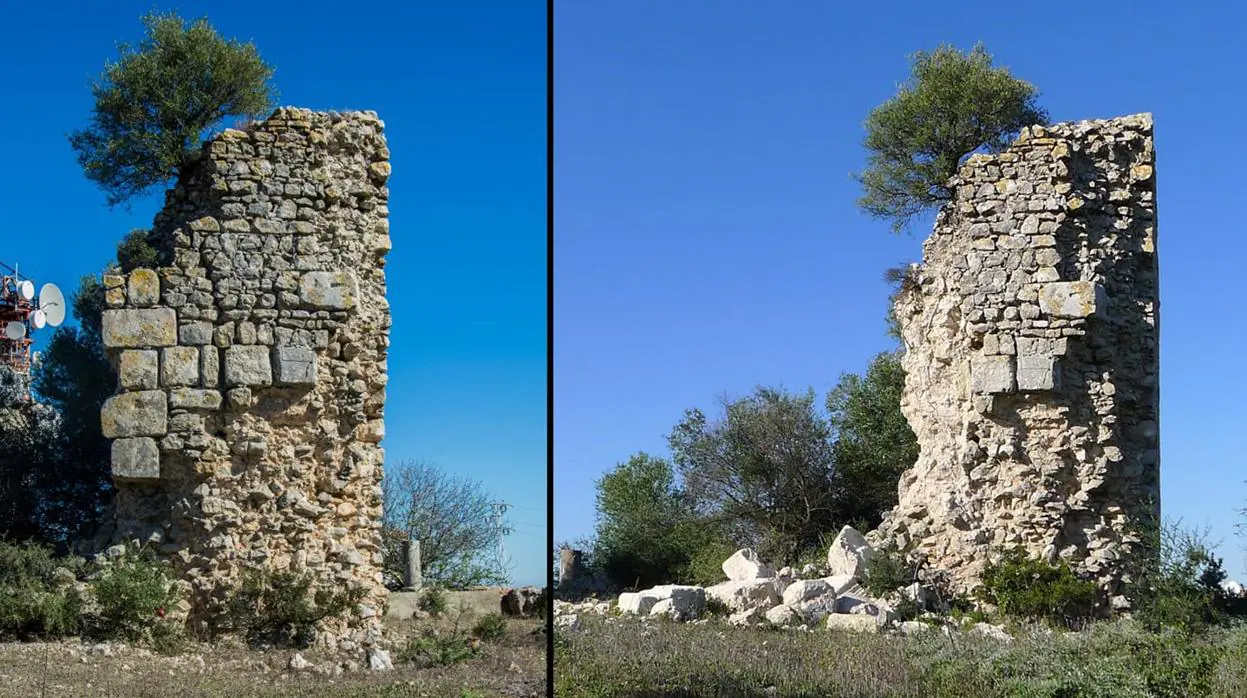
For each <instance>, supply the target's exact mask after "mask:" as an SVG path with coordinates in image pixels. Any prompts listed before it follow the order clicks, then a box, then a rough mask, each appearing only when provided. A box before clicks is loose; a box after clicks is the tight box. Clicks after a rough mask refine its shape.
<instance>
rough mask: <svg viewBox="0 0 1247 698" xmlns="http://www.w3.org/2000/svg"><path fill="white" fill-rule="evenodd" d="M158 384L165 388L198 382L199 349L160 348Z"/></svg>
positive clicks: (196, 383)
mask: <svg viewBox="0 0 1247 698" xmlns="http://www.w3.org/2000/svg"><path fill="white" fill-rule="evenodd" d="M160 384H161V386H163V387H165V388H175V387H179V386H191V385H198V384H199V349H198V348H196V347H169V348H167V349H162V350H161V361H160Z"/></svg>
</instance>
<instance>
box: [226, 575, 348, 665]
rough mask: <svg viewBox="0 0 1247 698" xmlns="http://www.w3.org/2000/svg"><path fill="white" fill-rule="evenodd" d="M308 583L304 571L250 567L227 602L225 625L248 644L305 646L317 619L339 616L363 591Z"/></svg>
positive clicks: (313, 630) (311, 635)
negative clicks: (315, 586)
mask: <svg viewBox="0 0 1247 698" xmlns="http://www.w3.org/2000/svg"><path fill="white" fill-rule="evenodd" d="M312 583H313V579H312V577H311V575H310V574H308V573H297V572H272V571H269V570H253V571H251V572H250V573H248V574H247V575H245V576H244V577H243V580H242V584H241V585H240V587H239V589H238V591H236V592H235V593H234V594H233V595H232V596H231V597H230V598H229V600H228V601H227V603H226V606H225V613H224V615H223V620H224V621H225V623H226V628H228V629H230V630H234V631H238V632H241V633H243V635H244V637H245V638H246V640H247V642H249V643H250V644H252V645H261V644H269V645H274V646H281V647H286V646H293V647H298V648H306V647H309V646H311V644H312V642H313V641H314V640H315V639H316V624H317V623H319V622H321V621H322V620H325V619H326V618H331V617H335V616H340V615H342V614H343V613H345V612H346V611H347V610H348V609H350V608H351V607H352V606H354V605H356V604H358V603H359V602H360V601H361V600H362V599H363V598H364V596H365V594H366V593H367V592H366V590H365V589H363V588H362V587H356V586H352V587H348V588H347V589H345V590H343V591H337V592H335V591H332V590H330V589H327V588H318V589H316V590H315V591H314V592H313V591H312ZM221 629H224V628H218V630H221Z"/></svg>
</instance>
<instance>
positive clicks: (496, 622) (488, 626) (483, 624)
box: [472, 613, 507, 641]
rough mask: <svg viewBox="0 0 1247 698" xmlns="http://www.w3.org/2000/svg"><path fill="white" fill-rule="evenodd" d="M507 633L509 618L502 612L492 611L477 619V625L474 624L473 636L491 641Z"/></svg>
mask: <svg viewBox="0 0 1247 698" xmlns="http://www.w3.org/2000/svg"><path fill="white" fill-rule="evenodd" d="M506 634H507V619H506V618H503V617H502V614H501V613H490V614H488V615H486V616H482V617H481V619H480V620H478V621H476V625H474V626H472V637H476V638H480V639H482V640H486V641H490V640H497V639H498V638H500V637H502V636H503V635H506Z"/></svg>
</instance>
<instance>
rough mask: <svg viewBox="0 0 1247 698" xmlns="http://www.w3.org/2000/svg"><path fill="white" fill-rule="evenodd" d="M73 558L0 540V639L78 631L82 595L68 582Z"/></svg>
mask: <svg viewBox="0 0 1247 698" xmlns="http://www.w3.org/2000/svg"><path fill="white" fill-rule="evenodd" d="M81 567H82V565H81V561H80V560H77V559H69V560H64V559H57V558H56V557H54V556H53V555H52V551H51V550H49V549H48V548H44V547H41V546H37V545H33V544H25V545H14V544H12V543H7V542H4V541H0V639H6V640H7V639H23V640H24V639H31V638H56V637H64V636H66V635H73V634H76V633H77V632H79V631H80V630H81V618H80V613H81V609H82V598H81V597H80V596H79V595H78V593H77V592H76V591H74V589H73V587H72V584H73V582H74V580H75V575H76V573H77V571H79V570H81Z"/></svg>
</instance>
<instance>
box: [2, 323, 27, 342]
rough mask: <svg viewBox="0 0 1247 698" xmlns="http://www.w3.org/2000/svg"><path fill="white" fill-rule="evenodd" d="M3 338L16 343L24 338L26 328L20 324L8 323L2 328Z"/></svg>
mask: <svg viewBox="0 0 1247 698" xmlns="http://www.w3.org/2000/svg"><path fill="white" fill-rule="evenodd" d="M4 336H5V338H6V339H11V340H13V341H15V342H16V341H17V340H19V339H21V338H22V337H25V336H26V326H25V325H23V324H22V323H20V322H10V323H8V324H7V325H5V326H4Z"/></svg>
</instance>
